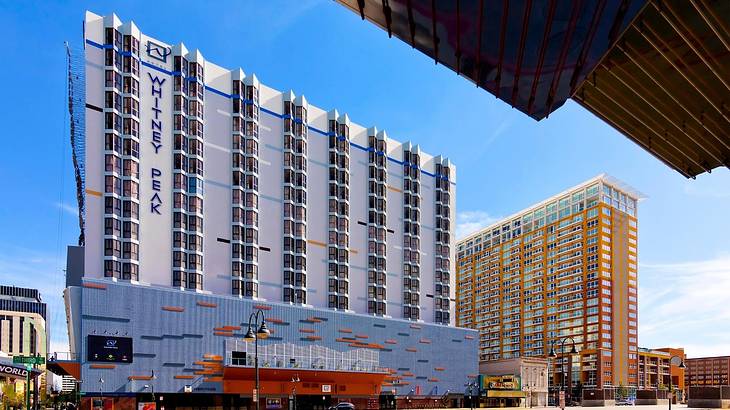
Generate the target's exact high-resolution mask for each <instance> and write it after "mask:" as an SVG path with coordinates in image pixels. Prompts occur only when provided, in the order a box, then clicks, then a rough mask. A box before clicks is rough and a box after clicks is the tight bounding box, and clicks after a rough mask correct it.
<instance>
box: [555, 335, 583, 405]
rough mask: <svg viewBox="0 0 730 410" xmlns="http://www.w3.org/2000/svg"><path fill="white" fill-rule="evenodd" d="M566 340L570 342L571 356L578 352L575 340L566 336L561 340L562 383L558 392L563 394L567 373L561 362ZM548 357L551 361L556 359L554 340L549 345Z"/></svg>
mask: <svg viewBox="0 0 730 410" xmlns="http://www.w3.org/2000/svg"><path fill="white" fill-rule="evenodd" d="M568 340H570V345H571V349H570V354H571V355H573V354H577V353H578V350H576V348H575V340H574V339H573V338H572V337H570V336H566V337H564V338H562V339H561V340H560V359H561V363H560V373H561V374H562V376H563V377H562V379H563V380H562V383H561V385H560V391H563V392H564V391H565V373H567V372H566V371H565V369H564V368H563V363H562V361H563V360H564V359H565V342H566V341H568ZM548 356H549V357H551V358H553V359H555V358H556V357H557V354H555V340H553V341H552V342H551V343H550V353H549V354H548ZM558 405H560V403H558Z"/></svg>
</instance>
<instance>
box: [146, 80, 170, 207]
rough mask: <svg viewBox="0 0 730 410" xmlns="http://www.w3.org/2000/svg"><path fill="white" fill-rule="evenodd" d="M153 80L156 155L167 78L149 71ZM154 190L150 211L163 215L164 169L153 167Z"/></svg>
mask: <svg viewBox="0 0 730 410" xmlns="http://www.w3.org/2000/svg"><path fill="white" fill-rule="evenodd" d="M147 75H148V76H149V78H150V81H152V84H151V95H152V97H153V98H154V100H153V101H154V102H153V104H152V117H153V118H152V120H151V122H150V130H151V131H152V140H151V141H150V144H152V148H154V149H155V155H157V154H159V153H160V148H162V118H161V114H162V108H160V100H161V99H162V85H163V84H165V81H166V79H165V78H162V79H160V77H158V76H154V77H153V76H152V74H151V73H147ZM151 176H152V191H153V192H154V194H153V195H152V197H151V198H150V213H153V214H157V215H162V212H160V207H161V206H162V198H161V197H160V190H161V189H162V178H161V177H162V171H160V170H159V169H157V168H152V170H151Z"/></svg>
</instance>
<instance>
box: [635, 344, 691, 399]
mask: <svg viewBox="0 0 730 410" xmlns="http://www.w3.org/2000/svg"><path fill="white" fill-rule="evenodd" d="M686 358H687V356H686V355H685V354H684V348H681V347H680V348H672V347H663V348H660V349H645V348H641V347H640V348H639V386H638V387H639V388H640V389H659V390H667V389H669V387H670V386H671V387H672V390H673V391H681V392H684V377H685V376H684V369H682V368H680V367H679V364H680V363H682V362H683V361H684V360H685V359H686Z"/></svg>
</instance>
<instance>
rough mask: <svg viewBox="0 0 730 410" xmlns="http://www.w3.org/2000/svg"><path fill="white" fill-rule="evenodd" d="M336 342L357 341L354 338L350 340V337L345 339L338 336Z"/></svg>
mask: <svg viewBox="0 0 730 410" xmlns="http://www.w3.org/2000/svg"><path fill="white" fill-rule="evenodd" d="M335 342H340V343H354V342H355V341H354V340H350V339H343V338H341V337H338V338H337V339H335Z"/></svg>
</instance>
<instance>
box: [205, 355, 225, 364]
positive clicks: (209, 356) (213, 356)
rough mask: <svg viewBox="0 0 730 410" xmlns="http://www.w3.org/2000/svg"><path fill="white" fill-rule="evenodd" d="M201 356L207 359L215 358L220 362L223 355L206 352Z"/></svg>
mask: <svg viewBox="0 0 730 410" xmlns="http://www.w3.org/2000/svg"><path fill="white" fill-rule="evenodd" d="M203 357H204V358H206V359H208V360H215V361H217V362H222V361H223V356H219V355H217V354H213V353H206V354H204V355H203Z"/></svg>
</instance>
